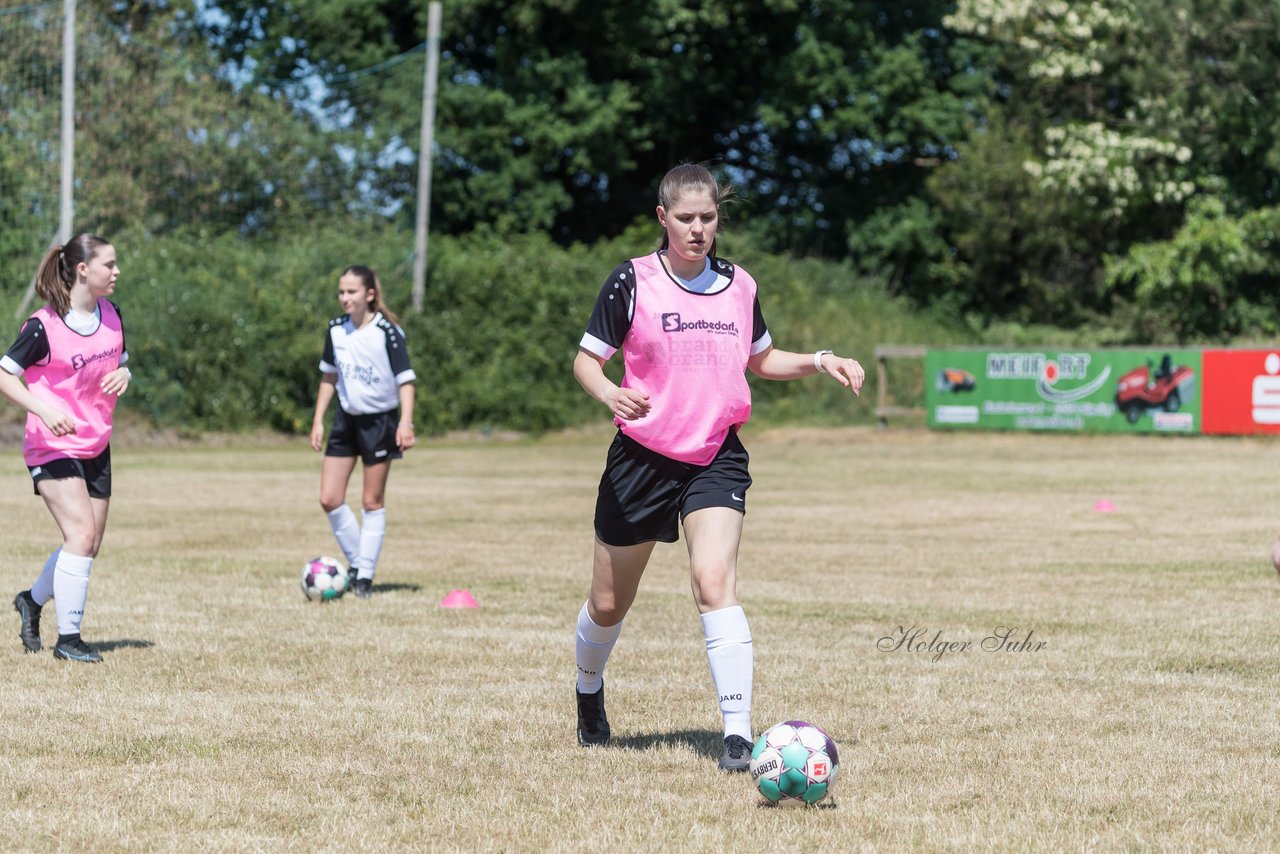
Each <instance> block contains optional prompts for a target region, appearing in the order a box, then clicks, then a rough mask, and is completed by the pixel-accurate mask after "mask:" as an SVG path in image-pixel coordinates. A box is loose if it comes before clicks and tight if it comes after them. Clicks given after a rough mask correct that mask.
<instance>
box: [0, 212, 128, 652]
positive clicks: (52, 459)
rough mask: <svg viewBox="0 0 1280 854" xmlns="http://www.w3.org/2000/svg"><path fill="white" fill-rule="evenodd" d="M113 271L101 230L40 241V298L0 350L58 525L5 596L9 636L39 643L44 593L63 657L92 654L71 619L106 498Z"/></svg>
mask: <svg viewBox="0 0 1280 854" xmlns="http://www.w3.org/2000/svg"><path fill="white" fill-rule="evenodd" d="M119 276H120V268H119V266H117V264H116V250H115V248H114V247H113V246H112V245H111V244H110V243H108V242H107V241H106V240H104V239H103V238H101V237H97V236H95V235H92V234H77V235H75V236H74V237H72V238H71V239H70V240H68V241H67V243H66V244H65V245H64V246H57V247H54V248H53V249H50V250H49V252H48V253H47V254H46V255H45V256H44V260H43V261H41V262H40V268H39V271H38V272H37V273H36V293H37V294H39V295H40V297H41V299H44V300H45V301H46V303H47V304H46V305H45V306H44V307H42V308H41V309H40V310H39V311H37V312H36V313H35V314H33V315H31V317H29V318H27V321H26V323H24V324H23V325H22V330H21V331H20V332H19V333H18V339H17V340H16V341H15V342H14V343H13V346H11V347H10V348H9V350H8V352H7V353H5V355H4V356H3V357H0V394H3V395H4V396H5V397H7V398H8V399H9V400H11V401H13V402H14V403H15V404H17V405H18V406H21V407H22V408H23V409H25V410H26V411H27V428H26V434H25V436H24V438H23V443H22V457H23V460H24V461H25V462H26V464H27V469H28V470H29V471H30V472H31V479H32V482H33V483H34V485H35V491H36V494H37V495H39V496H40V497H42V498H43V499H44V503H45V505H46V506H47V507H48V508H49V512H50V513H52V514H53V519H54V521H55V522H57V524H58V528H59V529H60V530H61V532H62V545H61V546H60V547H59V548H57V549H55V550H54V552H53V554H51V555H49V559H48V560H46V561H45V564H44V568H43V569H42V570H41V572H40V575H39V577H37V578H36V581H35V583H34V584H32V585H31V589H30V590H24V591H22V592H21V593H19V594H18V595H17V596H15V597H14V600H13V607H14V608H15V609H16V610H17V612H18V614H19V616H20V617H21V618H22V627H21V630H20V631H19V637H20V638H22V645H23V647H25V648H26V650H27V652H39V651H40V650H41V648H42V646H43V644H42V642H41V640H40V614H41V610H42V608H43V607H44V605H45V604H46V603H48V601H49V600H50V599H53V600H54V602H55V604H56V606H57V618H58V642H57V644H56V645H55V646H54V648H53V657H54V658H57V659H62V660H64V661H80V662H85V663H94V662H99V661H102V655H101V653H99V652H98V651H97V650H96V649H94V648H93V647H91V646H89V645H88V644H86V643H85V642H84V641H83V640H82V639H81V637H80V623H81V620H82V619H83V617H84V610H85V601H86V599H87V598H88V593H89V570H90V568H91V567H92V566H93V559H94V558H95V557H96V556H97V554H98V549H99V548H100V547H101V545H102V535H103V533H104V532H105V531H106V527H107V507H108V505H109V504H110V503H111V445H110V442H111V424H112V414H113V413H114V411H115V407H116V400H117V399H118V398H119V397H120V395H122V394H124V392H125V389H127V388H128V387H129V380H130V373H129V369H128V368H127V367H125V362H126V361H128V358H129V355H128V352H127V351H126V350H125V344H124V327H123V325H122V324H121V322H120V309H119V308H117V306H116V305H115V303H113V302H112V301H111V300H110V299H108V297H110V296H111V295H112V294H113V293H115V289H116V279H118V278H119ZM24 380H25V384H24V382H23V381H24Z"/></svg>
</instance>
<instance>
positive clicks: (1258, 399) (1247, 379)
mask: <svg viewBox="0 0 1280 854" xmlns="http://www.w3.org/2000/svg"><path fill="white" fill-rule="evenodd" d="M1202 407H1203V410H1204V416H1203V424H1202V429H1203V432H1205V433H1231V434H1245V433H1280V351H1278V350H1206V351H1205V352H1204V394H1203V400H1202Z"/></svg>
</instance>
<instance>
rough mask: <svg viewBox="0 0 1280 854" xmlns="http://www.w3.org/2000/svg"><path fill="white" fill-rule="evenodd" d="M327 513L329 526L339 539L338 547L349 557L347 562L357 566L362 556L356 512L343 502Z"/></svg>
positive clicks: (335, 537)
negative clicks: (357, 561)
mask: <svg viewBox="0 0 1280 854" xmlns="http://www.w3.org/2000/svg"><path fill="white" fill-rule="evenodd" d="M326 515H327V516H328V517H329V527H330V528H333V536H334V539H336V540H337V541H338V548H340V549H342V554H343V555H345V556H346V558H347V564H348V565H349V566H355V564H356V560H358V559H359V557H360V523H359V522H357V521H356V514H354V513H352V512H351V508H350V507H348V506H347V505H345V504H343V505H342V506H341V507H339V508H338V509H337V510H330V511H329V512H328V513H327V514H326Z"/></svg>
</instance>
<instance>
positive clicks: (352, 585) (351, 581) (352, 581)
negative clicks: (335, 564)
mask: <svg viewBox="0 0 1280 854" xmlns="http://www.w3.org/2000/svg"><path fill="white" fill-rule="evenodd" d="M357 580H358V579H357V578H356V568H355V567H354V566H353V567H351V568H350V569H348V570H347V589H348V590H355V589H356V581H357Z"/></svg>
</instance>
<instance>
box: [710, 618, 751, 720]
mask: <svg viewBox="0 0 1280 854" xmlns="http://www.w3.org/2000/svg"><path fill="white" fill-rule="evenodd" d="M702 634H703V637H705V638H706V641H707V663H709V664H710V665H711V681H712V682H714V683H715V686H716V697H717V698H718V700H719V703H720V714H722V715H723V716H724V734H725V737H726V738H727V737H729V736H731V735H740V736H742V737H743V738H745V739H746V740H747V741H750V740H751V679H752V669H753V666H754V664H755V656H754V654H753V652H752V649H751V627H750V626H748V625H747V615H746V614H745V613H743V610H742V606H740V605H734V606H732V607H730V608H721V609H720V610H719V611H711V612H709V613H706V614H703V615H702Z"/></svg>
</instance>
